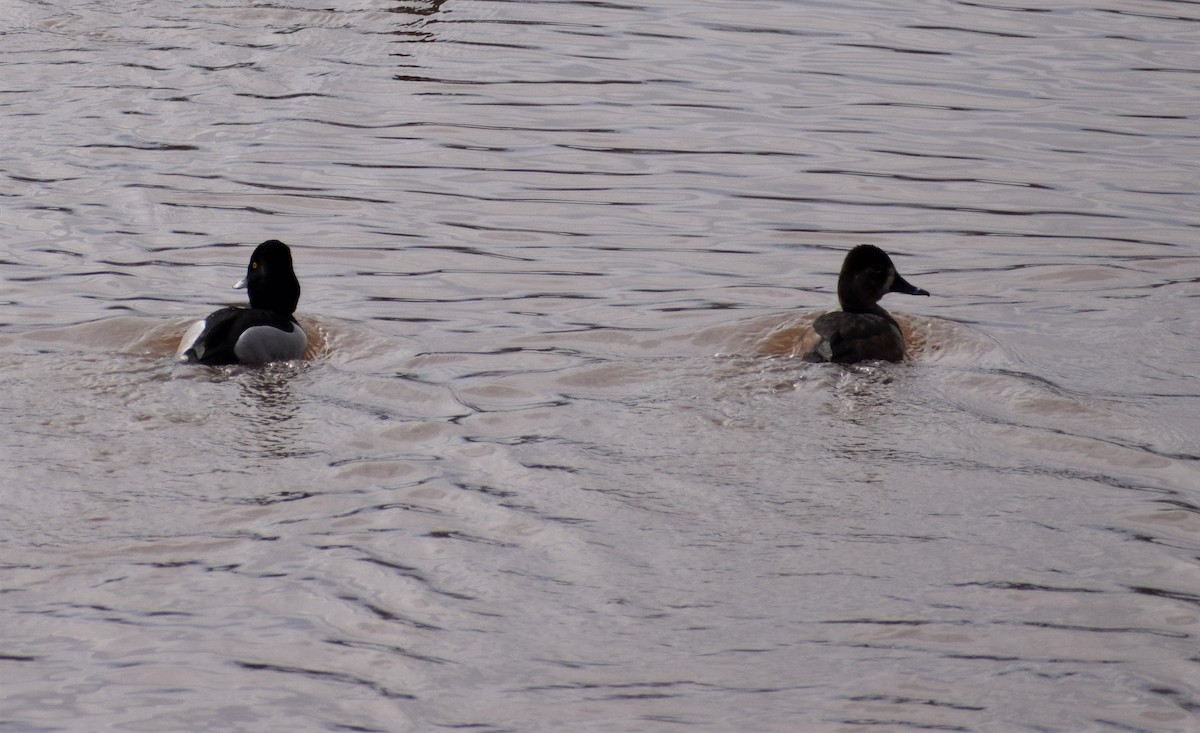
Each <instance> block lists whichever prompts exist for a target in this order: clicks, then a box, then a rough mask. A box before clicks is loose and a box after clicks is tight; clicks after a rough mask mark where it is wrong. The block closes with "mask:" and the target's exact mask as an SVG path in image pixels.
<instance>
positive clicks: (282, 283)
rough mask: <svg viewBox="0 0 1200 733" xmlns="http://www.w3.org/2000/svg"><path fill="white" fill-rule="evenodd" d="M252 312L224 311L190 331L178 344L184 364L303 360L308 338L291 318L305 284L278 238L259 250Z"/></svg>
mask: <svg viewBox="0 0 1200 733" xmlns="http://www.w3.org/2000/svg"><path fill="white" fill-rule="evenodd" d="M233 287H235V288H245V289H246V293H247V295H249V297H250V307H249V308H236V307H231V308H222V309H221V310H218V311H215V312H214V313H212V314H211V315H210V316H209V317H208V318H205V319H204V320H202V321H197V322H196V323H195V324H193V325H192V327H191V328H189V329H188V331H187V333H186V334H184V336H183V341H182V342H181V343H180V344H179V352H178V353H179V358H180V360H181V361H187V362H198V363H200V364H210V365H216V364H265V363H267V362H271V361H287V360H289V359H299V358H301V357H302V356H304V350H305V349H306V348H308V336H307V335H305V333H304V329H303V328H301V327H300V324H299V323H297V322H296V318H295V316H293V315H292V314H293V313H294V312H295V310H296V304H297V303H299V302H300V282H299V281H298V280H297V279H296V273H295V272H294V271H293V270H292V251H291V250H290V249H288V246H287V245H286V244H284V243H283V242H280V241H279V240H278V239H272V240H269V241H266V242H263V243H262V244H260V245H258V247H256V248H255V249H254V254H253V255H251V256H250V264H249V266H247V268H246V277H245V278H243V279H242V280H241V281H240V282H238V283H237V284H236V285H234V286H233Z"/></svg>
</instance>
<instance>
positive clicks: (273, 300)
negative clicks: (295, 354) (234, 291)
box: [233, 239, 300, 314]
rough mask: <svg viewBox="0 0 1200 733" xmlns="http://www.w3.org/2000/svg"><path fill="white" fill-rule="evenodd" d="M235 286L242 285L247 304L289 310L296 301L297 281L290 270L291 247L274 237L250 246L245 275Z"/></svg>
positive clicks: (285, 311)
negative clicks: (251, 250) (251, 249)
mask: <svg viewBox="0 0 1200 733" xmlns="http://www.w3.org/2000/svg"><path fill="white" fill-rule="evenodd" d="M233 287H235V288H245V289H246V294H247V295H248V296H249V297H250V307H251V308H262V309H263V310H269V311H276V312H278V313H288V314H290V313H293V312H295V310H296V305H297V304H298V303H299V302H300V281H299V280H297V279H296V273H295V271H293V270H292V250H291V249H289V248H288V246H287V245H286V244H284V243H283V242H280V241H279V240H278V239H270V240H267V241H266V242H263V243H262V244H260V245H258V246H257V247H255V248H254V254H252V255H250V264H249V265H248V266H247V267H246V277H244V278H242V279H241V280H240V281H238V283H237V285H234V286H233Z"/></svg>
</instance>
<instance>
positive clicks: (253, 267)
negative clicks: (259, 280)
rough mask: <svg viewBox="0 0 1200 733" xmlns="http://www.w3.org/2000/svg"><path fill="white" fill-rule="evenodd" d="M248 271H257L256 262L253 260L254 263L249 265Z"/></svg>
mask: <svg viewBox="0 0 1200 733" xmlns="http://www.w3.org/2000/svg"><path fill="white" fill-rule="evenodd" d="M250 269H251V270H257V269H258V260H255V261H254V262H251V263H250Z"/></svg>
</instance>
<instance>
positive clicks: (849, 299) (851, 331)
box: [804, 244, 929, 364]
mask: <svg viewBox="0 0 1200 733" xmlns="http://www.w3.org/2000/svg"><path fill="white" fill-rule="evenodd" d="M888 293H907V294H908V295H929V293H928V292H927V291H925V290H922V289H921V288H918V287H916V286H915V285H913V284H912V283H910V282H908V281H907V280H905V279H904V278H902V277H900V273H898V272H896V266H895V265H893V264H892V258H890V257H888V256H887V253H886V252H884V251H883V250H881V249H879V248H878V247H876V246H874V245H870V244H860V245H858V246H857V247H855V248H854V249H852V250H850V252H849V253H848V254H847V255H846V260H845V262H843V263H842V271H841V274H839V275H838V301H839V302H840V303H841V306H842V309H841V310H840V311H834V312H832V313H826V314H825V315H823V316H821V317H820V318H818V319H817V320H815V321H813V326H812V327H813V330H814V331H815V332H816V335H817V336H819V337H820V341H819V342H818V343H817V344H816V345H815V346H813V347H812V348H811V349H809V350H808V351H807V352H805V354H804V359H805V360H807V361H818V362H819V361H832V362H837V363H839V364H852V363H854V362H858V361H867V360H871V359H881V360H884V361H902V360H903V359H904V336H903V335H902V334H901V333H900V325H899V324H898V323H896V319H895V318H892V316H891V314H889V313H888V312H887V311H885V310H884V309H883V308H880V307H879V299H880V298H882V297H883V296H884V295H887V294H888Z"/></svg>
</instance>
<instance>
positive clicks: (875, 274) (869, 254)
mask: <svg viewBox="0 0 1200 733" xmlns="http://www.w3.org/2000/svg"><path fill="white" fill-rule="evenodd" d="M888 293H906V294H908V295H929V292H928V291H926V290H922V289H921V288H918V287H917V286H915V285H913V284H912V283H910V282H909V281H907V280H905V279H904V278H903V277H901V276H900V273H898V272H896V266H895V265H893V264H892V258H891V257H888V255H887V252H884V251H883V250H881V249H879V248H878V247H876V246H874V245H871V244H860V245H858V246H857V247H855V248H854V249H852V250H850V252H849V253H847V255H846V260H845V261H844V262H843V263H842V271H841V273H840V274H839V275H838V301H839V302H840V303H841V305H842V310H843V311H846V312H847V313H873V312H875V310H876V309H877V308H878V305H876V304H877V303H878V302H879V300H880V298H882V297H883V296H885V295H887V294H888Z"/></svg>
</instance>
